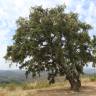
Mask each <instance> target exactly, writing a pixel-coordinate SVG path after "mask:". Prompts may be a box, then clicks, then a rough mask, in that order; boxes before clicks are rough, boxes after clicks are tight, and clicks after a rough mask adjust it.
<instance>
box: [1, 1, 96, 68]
mask: <svg viewBox="0 0 96 96" xmlns="http://www.w3.org/2000/svg"><path fill="white" fill-rule="evenodd" d="M62 4H65V5H66V6H67V8H66V11H67V12H71V11H72V12H76V13H78V14H79V19H80V20H82V21H85V22H86V23H88V24H91V25H92V27H93V29H92V30H90V31H89V34H90V36H92V35H96V0H0V70H13V69H18V67H16V64H13V65H12V66H11V68H10V67H9V64H10V62H6V61H5V60H4V58H3V57H4V55H5V54H6V49H7V46H8V45H11V44H12V36H13V35H14V34H15V32H16V31H15V30H16V20H17V19H18V18H19V17H20V16H22V17H28V14H29V9H30V7H31V6H39V5H41V6H42V7H43V8H52V7H55V6H57V5H62Z"/></svg>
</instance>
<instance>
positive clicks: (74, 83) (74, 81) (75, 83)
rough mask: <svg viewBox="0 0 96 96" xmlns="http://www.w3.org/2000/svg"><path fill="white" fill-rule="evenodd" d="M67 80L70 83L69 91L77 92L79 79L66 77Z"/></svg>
mask: <svg viewBox="0 0 96 96" xmlns="http://www.w3.org/2000/svg"><path fill="white" fill-rule="evenodd" d="M67 80H68V81H69V83H70V86H71V90H74V91H79V90H80V87H81V81H80V79H79V78H73V77H71V76H70V77H67Z"/></svg>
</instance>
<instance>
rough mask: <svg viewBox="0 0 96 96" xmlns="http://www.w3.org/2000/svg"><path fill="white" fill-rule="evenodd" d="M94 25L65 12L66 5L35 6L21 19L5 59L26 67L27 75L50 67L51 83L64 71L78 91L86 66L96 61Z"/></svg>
mask: <svg viewBox="0 0 96 96" xmlns="http://www.w3.org/2000/svg"><path fill="white" fill-rule="evenodd" d="M91 28H92V27H91V26H90V25H89V24H86V23H85V22H82V21H80V20H79V19H78V14H76V13H73V12H70V13H66V12H65V6H58V7H56V8H52V9H43V8H42V7H34V8H32V9H31V10H30V14H29V17H28V18H22V17H20V18H19V19H18V21H17V30H16V34H15V35H14V36H13V41H14V42H13V45H11V46H8V48H7V54H6V56H5V59H6V60H11V61H12V62H13V63H17V64H19V66H20V68H21V69H22V68H24V69H25V70H26V76H28V74H29V73H31V72H32V75H33V77H34V76H36V75H39V76H40V72H42V71H47V73H48V80H49V84H52V83H55V77H56V76H57V75H63V76H65V77H66V79H67V80H68V81H69V83H70V85H71V89H72V90H75V91H78V90H79V88H80V87H81V81H80V74H82V73H83V67H84V66H85V65H86V64H87V63H89V62H93V64H94V65H95V62H96V57H95V56H96V37H95V36H94V39H91V38H90V36H89V34H88V31H89V30H90V29H91Z"/></svg>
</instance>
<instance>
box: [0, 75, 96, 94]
mask: <svg viewBox="0 0 96 96" xmlns="http://www.w3.org/2000/svg"><path fill="white" fill-rule="evenodd" d="M81 81H82V88H81V89H80V92H79V93H78V92H73V91H71V90H70V89H69V83H68V82H67V81H64V82H57V83H56V84H54V85H51V86H49V84H48V82H35V83H24V84H15V83H11V84H7V85H6V84H5V85H4V84H1V85H0V96H96V77H94V76H91V77H88V76H87V77H86V76H82V79H81Z"/></svg>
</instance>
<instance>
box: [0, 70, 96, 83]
mask: <svg viewBox="0 0 96 96" xmlns="http://www.w3.org/2000/svg"><path fill="white" fill-rule="evenodd" d="M84 73H85V74H89V75H92V74H96V69H92V68H84ZM44 79H47V74H46V73H42V74H41V77H40V78H39V77H37V78H35V79H33V78H32V75H31V74H30V75H29V77H28V78H27V79H26V76H25V71H22V70H0V83H10V82H17V83H21V82H26V81H27V82H30V81H31V82H33V81H36V80H44Z"/></svg>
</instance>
